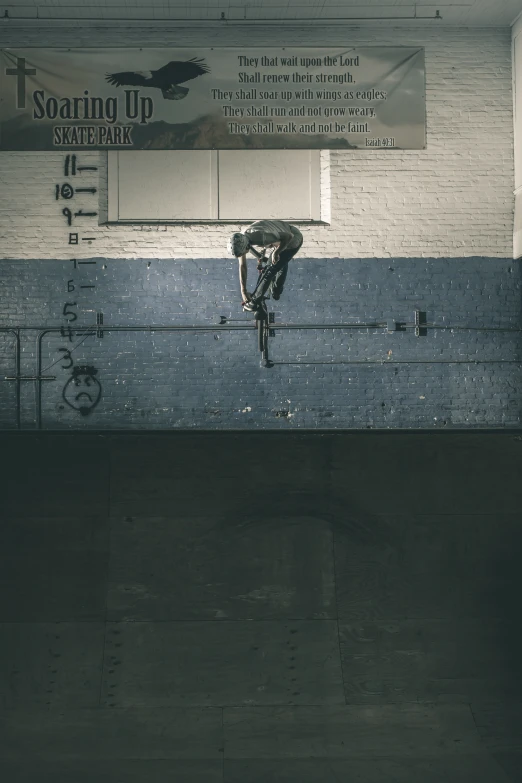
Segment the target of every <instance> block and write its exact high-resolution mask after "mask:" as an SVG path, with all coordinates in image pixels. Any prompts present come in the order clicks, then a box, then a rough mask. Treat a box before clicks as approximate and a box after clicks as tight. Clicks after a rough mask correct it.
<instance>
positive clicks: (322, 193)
mask: <svg viewBox="0 0 522 783" xmlns="http://www.w3.org/2000/svg"><path fill="white" fill-rule="evenodd" d="M303 151H304V150H303ZM125 152H126V151H118V150H114V151H112V150H111V151H108V152H107V172H108V196H107V198H108V201H107V213H106V214H107V223H116V224H119V225H121V224H126V225H129V224H161V225H170V224H182V225H187V224H220V223H235V224H237V223H242V222H248V221H249V220H256V219H258V218H259V215H252V217H251V218H250V217H235V218H232V217H229V218H227V219H225V218H221V217H220V216H219V150H210V151H203V152H207V153H208V152H210V153H211V156H212V163H211V178H212V181H211V182H209V188H210V192H211V194H212V198H213V202H212V205H211V210H210V211H211V215H212V216H211V217H200V218H180V219H178V218H159V219H151V218H143V219H140V218H136V217H133V218H124V217H120V199H119V188H120V182H119V167H120V165H121V161H122V160H124V158H123V159H122V158H121V157H120V156H121V155H122V154H124V153H125ZM139 152H143V154H147V152H148V150H139ZM162 152H168V150H162ZM176 152H179V151H178V150H176ZM181 152H183V150H181ZM186 152H193V151H192V150H186ZM198 152H199V151H198ZM226 152H227V153H230V152H231V151H230V150H226ZM241 152H248V151H243V150H241ZM307 152H309V153H310V164H309V165H310V217H308V218H304V217H303V218H292V222H293V223H296V224H305V225H306V224H322V225H325V224H329V222H330V165H329V162H330V151H329V150H307ZM214 178H215V179H214ZM252 184H255V176H254V177H253V179H252V182H251V183H250V186H252Z"/></svg>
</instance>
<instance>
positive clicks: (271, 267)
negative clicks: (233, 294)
mask: <svg viewBox="0 0 522 783" xmlns="http://www.w3.org/2000/svg"><path fill="white" fill-rule="evenodd" d="M284 266H286V262H285V261H284V259H279V261H278V262H277V264H272V263H269V264H268V266H267V268H266V271H265V272H263V274H262V275H260V276H259V280H258V283H257V285H256V287H255V289H254V291H253V292H252V299H253V300H255V301H257V302H258V301H260V300H261V299H262V297H263V296H265V294H266V292H267V289H268V288H269V286H271V284H272V281H273V279H274V277H275V276H276V275H277V273H278V272H280V271H281V270H282V269H283V267H284Z"/></svg>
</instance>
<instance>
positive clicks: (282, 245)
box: [272, 231, 294, 264]
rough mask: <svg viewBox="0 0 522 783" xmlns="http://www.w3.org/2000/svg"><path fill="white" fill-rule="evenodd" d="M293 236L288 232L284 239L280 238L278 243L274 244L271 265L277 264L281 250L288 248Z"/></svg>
mask: <svg viewBox="0 0 522 783" xmlns="http://www.w3.org/2000/svg"><path fill="white" fill-rule="evenodd" d="M293 236H294V235H293V234H292V233H291V232H290V231H289V232H288V234H285V236H284V237H282V238H281V239H280V240H279V242H274V244H273V247H274V248H275V250H274V252H273V253H272V263H273V264H277V262H278V261H279V255H280V253H281V251H282V250H285V248H287V247H288V245H289V244H290V242H291V241H292V239H293Z"/></svg>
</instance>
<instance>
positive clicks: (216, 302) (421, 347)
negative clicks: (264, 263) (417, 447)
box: [0, 257, 522, 429]
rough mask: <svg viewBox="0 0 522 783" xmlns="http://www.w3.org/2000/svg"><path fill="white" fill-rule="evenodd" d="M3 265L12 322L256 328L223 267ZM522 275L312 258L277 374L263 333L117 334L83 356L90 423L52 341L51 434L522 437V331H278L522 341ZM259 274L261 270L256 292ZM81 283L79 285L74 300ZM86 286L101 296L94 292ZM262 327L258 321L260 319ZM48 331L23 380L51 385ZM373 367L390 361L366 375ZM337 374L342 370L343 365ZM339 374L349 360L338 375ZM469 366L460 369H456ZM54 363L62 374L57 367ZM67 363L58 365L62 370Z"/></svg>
mask: <svg viewBox="0 0 522 783" xmlns="http://www.w3.org/2000/svg"><path fill="white" fill-rule="evenodd" d="M83 260H91V261H96V263H95V264H78V265H77V268H74V264H73V262H72V261H43V260H16V261H1V262H0V264H1V280H2V284H3V285H2V287H3V293H2V297H1V301H0V325H1V326H3V327H8V326H38V327H59V326H62V325H63V326H66V325H67V323H68V321H67V318H66V317H64V315H63V308H64V305H65V303H66V302H77V305H76V306H75V307H74V308H72V309H73V311H74V312H76V313H77V314H78V319H77V320H76V321H75V322H74V323H72V324H71V326H72V327H73V328H76V329H78V330H80V329H81V327H84V326H91V325H93V324H95V322H96V312H102V313H103V316H104V323H105V325H112V326H131V325H135V326H136V325H143V326H147V325H149V326H150V325H163V326H166V325H187V326H191V325H201V326H213V325H218V324H219V320H220V316H222V315H223V316H226V317H227V319H230V318H232V319H240V320H245V319H250V316H247V315H246V314H244V313H243V312H242V310H241V307H240V296H239V286H238V270H237V262H235V261H233V260H232V261H227V260H222V259H210V260H207V259H205V260H203V259H202V260H183V259H176V260H172V259H168V260H166V259H157V260H155V259H153V260H122V259H103V258H93V259H83ZM521 271H522V263H521V261H520V260H519V261H513V260H512V259H499V258H461V259H458V258H451V259H448V260H445V259H429V258H424V259H403V258H394V259H391V258H387V259H350V260H346V259H339V258H332V259H307V258H299V257H298V258H296V259H294V260H293V261H291V262H290V270H289V274H288V278H287V284H286V287H285V291H284V293H283V296H282V297H281V300H280V301H279V302H277V303H276V302H270V303H269V304H270V308H269V309H270V310H272V311H274V312H275V317H276V324H275V329H276V333H275V336H274V337H273V338H272V339H271V340H270V355H271V358H272V360H273V361H274V362H275V365H274V367H272V368H270V369H267V368H264V367H262V366H261V364H260V357H259V353H258V351H257V345H256V334H255V330H254V329H253V328H252V329H251V330H250V329H249V330H248V331H236V332H233V331H224V332H218V331H216V332H215V333H212V332H210V333H209V332H204V333H190V332H176V333H165V332H147V331H142V332H119V333H115V332H113V333H110V332H105V334H104V337H103V338H102V339H100V338H97V337H92V336H90V337H87V338H86V339H85V340H84V341H83V342H82V343H81V344H80V345H78V346H77V347H76V348H75V349H74V351H73V353H72V358H73V360H74V364H75V365H83V364H87V365H91V366H94V367H96V369H97V370H98V374H97V377H98V378H99V381H100V383H101V385H102V389H103V392H102V398H101V401H100V403H99V405H98V406H97V407H96V408H95V409H94V410H93V411H92V412H91V413H90V414H89V415H86V416H81V415H80V414H79V413H78V412H77V411H74V410H72V409H70V408H69V407H68V406H67V405H66V404H64V401H63V399H62V389H63V387H64V385H65V383H66V381H67V380H68V378H69V377H70V375H71V370H66V369H62V367H61V365H62V364H64V361H63V352H60V351H59V349H60V348H67V349H71V348H72V347H73V346H74V345H75V344H76V343H78V342H79V341H80V340H81V339H82V338H81V337H80V336H78V335H75V336H74V341H73V343H70V342H69V341H68V340H67V339H64V338H63V337H62V336H60V335H59V334H58V335H56V334H50V335H46V336H45V337H44V338H43V341H42V367H43V368H44V373H43V374H44V375H47V376H50V375H51V376H52V375H54V376H56V377H55V380H49V381H43V382H42V426H43V427H44V428H45V429H71V428H72V429H75V428H78V429H86V428H87V429H170V428H180V427H182V428H187V427H188V428H190V427H195V428H206V429H227V428H238V429H266V428H271V429H288V428H291V429H295V428H328V429H332V428H352V427H353V428H361V427H362V428H364V427H372V428H427V429H433V428H435V429H438V428H441V429H444V428H446V429H450V428H455V427H458V428H461V427H462V428H477V427H500V428H508V427H510V428H511V427H519V426H520V425H521V402H520V375H521V370H520V368H521V364H520V362H521V359H522V357H521V350H520V348H521V341H520V332H509V331H506V332H502V331H489V332H482V331H459V330H454V331H451V330H450V329H449V330H444V331H442V330H439V331H437V330H431V329H430V330H428V336H427V337H418V338H417V337H415V336H414V334H413V332H412V330H408V331H406V332H395V333H393V334H386V333H385V332H384V330H382V329H372V330H362V331H355V330H350V331H334V330H328V329H325V328H319V329H317V330H288V331H283V330H281V331H278V330H277V324H278V323H290V324H299V323H301V324H304V323H307V324H318V325H321V324H328V323H339V322H342V323H355V322H359V321H363V322H368V321H387V320H388V319H392V320H395V321H404V322H407V323H412V321H413V312H414V310H415V309H419V310H422V311H426V313H427V320H428V322H429V323H436V324H440V325H445V326H449V327H451V326H470V327H490V328H495V329H502V328H504V329H519V328H520V327H521V282H522V279H521V278H522V276H521ZM256 276H257V273H256V271H255V262H254V261H252V262H251V264H250V266H249V283H250V284H251V285H250V286H249V287H250V288H252V283H253V282H254V281H255V277H256ZM68 281H72V285H74V286H75V289H74V291H72V292H68V290H67V287H68ZM81 285H95V286H96V287H95V288H94V289H83V288H80V287H79V286H81ZM252 323H253V322H252ZM36 334H37V333H36V332H35V331H26V330H24V331H23V332H22V374H23V375H26V376H33V375H34V374H35V367H36V365H35V344H36ZM13 346H14V339H13V337H12V336H10V335H5V334H0V377H2V378H3V377H5V376H12V375H13V374H14V352H13ZM365 360H372V361H375V362H377V363H376V364H367V365H361V364H350V363H348V362H350V361H356V362H361V361H365ZM332 362H334V363H332ZM335 362H345V363H344V364H338V363H335ZM449 362H454V363H449ZM53 363H54V365H53ZM50 365H53V366H52V367H49V366H50ZM35 400H36V391H35V384H34V382H32V381H22V383H21V419H22V427H23V428H24V429H32V428H34V427H35V426H36V416H35V410H36V407H35ZM0 426H1V427H2V428H3V429H9V428H12V427H14V426H15V384H14V383H13V382H12V381H4V382H2V383H1V384H0Z"/></svg>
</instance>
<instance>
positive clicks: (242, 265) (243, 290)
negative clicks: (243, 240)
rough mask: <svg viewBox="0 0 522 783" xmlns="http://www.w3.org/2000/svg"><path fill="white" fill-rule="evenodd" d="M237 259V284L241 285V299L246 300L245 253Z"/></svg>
mask: <svg viewBox="0 0 522 783" xmlns="http://www.w3.org/2000/svg"><path fill="white" fill-rule="evenodd" d="M238 261H239V285H240V286H241V296H242V297H243V301H246V299H247V290H246V284H247V271H248V268H247V257H246V253H245V255H243V256H240V258H239V259H238Z"/></svg>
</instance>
